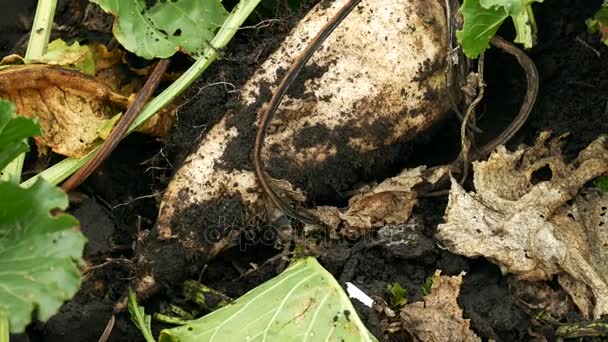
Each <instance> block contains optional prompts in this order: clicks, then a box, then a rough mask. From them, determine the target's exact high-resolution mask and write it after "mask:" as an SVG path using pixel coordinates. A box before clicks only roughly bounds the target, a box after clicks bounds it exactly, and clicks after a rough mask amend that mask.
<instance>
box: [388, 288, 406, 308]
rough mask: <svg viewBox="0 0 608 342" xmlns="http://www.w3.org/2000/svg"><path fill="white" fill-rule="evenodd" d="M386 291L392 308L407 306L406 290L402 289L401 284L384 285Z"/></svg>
mask: <svg viewBox="0 0 608 342" xmlns="http://www.w3.org/2000/svg"><path fill="white" fill-rule="evenodd" d="M386 289H387V290H388V294H389V302H390V303H389V304H390V306H391V307H392V308H394V309H398V308H400V307H402V306H404V305H405V304H407V298H405V296H406V295H407V289H405V288H403V287H402V286H401V284H399V283H397V282H395V283H392V284H391V283H389V284H387V285H386Z"/></svg>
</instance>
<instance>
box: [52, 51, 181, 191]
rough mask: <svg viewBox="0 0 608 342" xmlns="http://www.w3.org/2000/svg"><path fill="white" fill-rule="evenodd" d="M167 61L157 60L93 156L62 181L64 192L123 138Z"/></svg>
mask: <svg viewBox="0 0 608 342" xmlns="http://www.w3.org/2000/svg"><path fill="white" fill-rule="evenodd" d="M169 63H170V59H162V60H161V61H160V62H158V64H156V67H155V68H154V71H152V75H150V77H149V78H148V80H147V81H146V84H144V86H143V88H142V89H141V90H140V91H139V93H137V96H136V97H135V100H134V101H133V103H132V104H131V105H130V106H129V109H127V112H126V113H125V114H124V115H123V117H122V118H120V120H119V122H118V124H116V127H114V129H113V130H112V133H110V135H109V136H108V138H107V139H106V140H105V141H104V142H103V144H102V145H101V147H100V148H99V150H97V152H96V153H95V155H94V156H93V158H91V159H89V160H88V161H87V162H86V163H85V164H84V165H83V166H82V167H81V168H80V169H79V170H78V171H76V173H75V174H73V175H72V177H70V178H69V179H68V180H67V181H65V183H63V185H62V186H61V188H62V189H63V190H64V191H65V192H70V191H71V190H73V189H74V188H76V187H77V186H78V185H80V184H81V183H82V182H83V181H84V180H85V179H87V177H89V176H90V175H91V173H93V171H95V170H96V169H97V168H98V167H99V165H101V163H102V162H103V161H104V160H105V159H106V158H107V157H108V156H109V155H110V153H112V151H114V149H115V148H116V146H118V143H120V141H121V140H122V139H123V138H124V136H125V134H126V133H127V130H128V129H129V127H131V125H132V124H133V122H134V121H135V119H136V118H137V115H139V112H140V111H141V109H142V108H143V106H144V105H145V104H146V102H148V100H149V99H150V97H151V96H152V94H153V93H154V91H155V90H156V88H157V87H158V84H159V83H160V81H161V78H162V76H163V74H164V73H165V71H166V70H167V67H169Z"/></svg>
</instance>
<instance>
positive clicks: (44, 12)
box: [2, 0, 57, 181]
mask: <svg viewBox="0 0 608 342" xmlns="http://www.w3.org/2000/svg"><path fill="white" fill-rule="evenodd" d="M56 7H57V0H39V1H38V6H37V7H36V15H35V17H34V23H33V24H32V30H31V31H30V40H29V42H28V44H27V51H26V52H25V58H26V59H37V58H40V57H41V56H42V55H44V54H45V53H46V47H47V45H48V44H49V38H50V36H51V30H52V28H53V19H54V18H55V8H56ZM24 161H25V153H22V154H20V155H19V156H18V157H17V158H15V159H14V160H13V161H12V162H11V163H10V164H8V165H7V166H6V168H5V170H4V171H5V173H4V176H3V177H2V179H4V180H7V179H17V181H20V180H21V171H22V170H23V162H24Z"/></svg>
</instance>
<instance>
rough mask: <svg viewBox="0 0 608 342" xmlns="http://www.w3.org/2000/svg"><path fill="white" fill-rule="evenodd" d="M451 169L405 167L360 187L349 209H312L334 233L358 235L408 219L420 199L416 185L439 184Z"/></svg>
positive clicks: (353, 236) (324, 207)
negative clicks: (382, 178) (379, 181)
mask: <svg viewBox="0 0 608 342" xmlns="http://www.w3.org/2000/svg"><path fill="white" fill-rule="evenodd" d="M447 173H448V168H447V167H438V168H435V169H428V170H427V168H426V167H425V166H419V167H417V168H414V169H405V170H403V171H402V172H401V173H400V174H399V175H397V176H395V177H392V178H388V179H386V180H384V181H383V182H382V183H380V184H377V185H375V186H373V187H372V186H366V187H364V188H362V189H360V190H359V193H358V194H356V195H354V196H353V197H351V198H350V200H349V201H348V208H346V209H339V208H337V207H332V206H319V207H317V208H315V209H314V210H313V211H312V212H313V213H314V215H315V216H317V217H319V219H320V221H321V222H323V223H324V224H325V225H326V226H327V227H329V228H330V229H331V232H333V233H334V235H335V234H336V233H337V234H338V235H341V236H345V237H348V238H356V237H359V236H362V235H364V234H366V233H369V232H370V231H371V230H372V229H378V228H381V227H383V226H385V225H393V224H400V223H405V222H406V221H407V220H408V219H409V217H410V215H411V213H412V209H413V208H414V205H416V203H417V198H418V192H417V191H416V188H417V187H418V186H421V185H422V184H435V183H436V182H437V181H439V180H440V179H442V178H443V176H445V175H447Z"/></svg>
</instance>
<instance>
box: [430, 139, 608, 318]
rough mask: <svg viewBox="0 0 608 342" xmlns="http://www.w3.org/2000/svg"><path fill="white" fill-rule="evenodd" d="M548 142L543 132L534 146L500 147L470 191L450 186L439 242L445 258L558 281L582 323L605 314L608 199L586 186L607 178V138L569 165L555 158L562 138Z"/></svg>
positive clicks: (558, 156) (483, 164) (481, 165)
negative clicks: (481, 261) (479, 259)
mask: <svg viewBox="0 0 608 342" xmlns="http://www.w3.org/2000/svg"><path fill="white" fill-rule="evenodd" d="M549 138H550V134H549V133H547V132H544V133H541V135H540V137H539V138H538V140H537V142H536V144H535V145H534V146H531V147H525V148H519V149H518V150H517V151H515V152H508V151H507V150H506V148H504V147H500V148H498V149H497V151H495V152H494V153H493V154H492V155H491V156H490V158H489V159H488V160H487V161H482V162H477V163H475V164H474V171H475V176H474V185H475V192H471V193H467V192H466V191H465V190H464V189H463V188H462V187H461V186H460V185H459V184H458V182H456V181H455V180H453V179H452V188H451V191H450V196H449V204H448V207H447V209H446V218H445V219H446V223H444V224H441V225H439V227H438V232H437V238H438V240H439V241H440V243H441V244H442V245H443V246H445V248H447V249H448V250H449V251H450V252H452V253H455V254H460V255H464V256H467V257H470V258H475V257H485V258H487V259H488V260H490V261H492V262H494V263H496V264H497V265H498V266H499V267H500V268H501V270H502V272H503V273H513V274H515V275H516V276H517V278H519V279H523V280H530V281H542V280H548V279H551V278H552V277H553V276H554V275H557V276H558V280H559V282H560V284H561V285H562V287H563V288H564V289H565V290H566V292H568V293H569V294H570V296H572V298H573V300H574V302H575V304H576V305H577V306H578V308H579V309H580V310H581V313H582V314H583V316H585V317H589V316H590V315H591V314H593V316H594V317H595V318H600V317H601V316H602V315H605V314H607V313H608V264H607V263H606V262H605V260H606V257H607V256H608V249H607V248H606V246H607V245H608V232H607V231H606V212H607V207H608V195H607V194H606V193H603V192H601V191H599V190H598V189H593V188H588V187H587V186H588V184H590V183H591V182H592V181H593V180H594V179H595V178H597V177H599V176H601V175H605V174H607V173H608V150H607V149H608V138H607V137H606V136H601V137H599V138H597V139H596V140H595V141H594V142H592V143H591V144H590V145H589V146H588V147H587V148H585V149H584V150H583V151H581V152H580V153H579V155H578V157H577V158H576V159H574V160H573V161H571V162H566V161H565V160H564V157H563V155H562V153H561V143H562V141H563V138H564V136H559V137H556V138H554V139H549ZM543 175H544V178H541V179H540V180H539V179H538V178H539V177H540V176H543Z"/></svg>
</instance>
